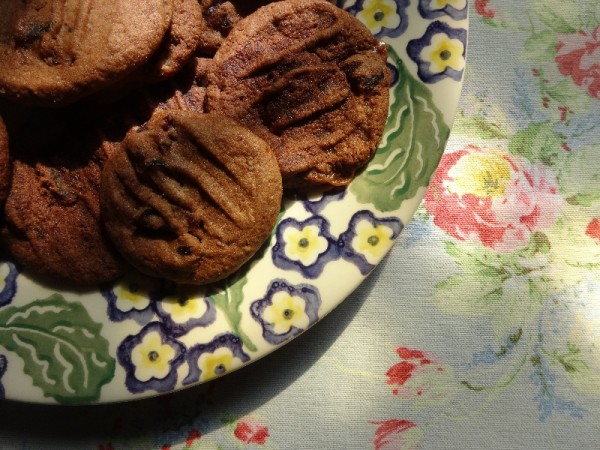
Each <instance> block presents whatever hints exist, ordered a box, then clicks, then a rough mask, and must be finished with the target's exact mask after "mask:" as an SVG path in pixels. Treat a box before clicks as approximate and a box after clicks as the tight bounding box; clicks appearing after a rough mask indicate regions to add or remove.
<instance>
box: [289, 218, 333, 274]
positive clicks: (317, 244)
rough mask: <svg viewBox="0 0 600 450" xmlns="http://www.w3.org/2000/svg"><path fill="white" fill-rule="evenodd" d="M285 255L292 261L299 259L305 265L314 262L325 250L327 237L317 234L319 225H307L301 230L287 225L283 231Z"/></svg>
mask: <svg viewBox="0 0 600 450" xmlns="http://www.w3.org/2000/svg"><path fill="white" fill-rule="evenodd" d="M283 240H284V241H285V243H286V245H285V255H286V256H287V257H288V258H289V259H291V260H292V261H300V262H301V263H302V264H303V265H305V266H310V265H311V264H314V263H315V262H316V261H317V259H318V258H319V255H320V254H321V253H323V252H324V251H325V250H327V246H328V243H327V239H325V238H324V237H323V236H320V235H319V227H317V226H315V225H308V226H306V227H304V228H302V229H301V230H298V229H297V228H294V227H288V228H286V230H285V231H284V232H283Z"/></svg>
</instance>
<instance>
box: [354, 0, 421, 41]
mask: <svg viewBox="0 0 600 450" xmlns="http://www.w3.org/2000/svg"><path fill="white" fill-rule="evenodd" d="M409 4H410V1H409V0H357V1H356V2H355V3H354V4H353V5H352V6H349V7H347V8H346V10H347V11H348V12H349V13H351V14H353V15H354V16H356V18H357V19H358V20H360V21H361V22H362V23H364V24H365V25H366V26H367V28H369V30H371V32H372V33H373V34H374V35H375V37H377V38H382V37H384V36H389V37H397V36H400V35H401V34H402V33H404V31H406V28H408V14H407V12H406V8H407V7H408V5H409Z"/></svg>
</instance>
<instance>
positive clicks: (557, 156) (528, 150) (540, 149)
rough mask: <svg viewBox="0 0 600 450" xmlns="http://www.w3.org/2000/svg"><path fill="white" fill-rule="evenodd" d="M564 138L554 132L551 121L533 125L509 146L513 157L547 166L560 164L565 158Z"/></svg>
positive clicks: (516, 135) (517, 135) (519, 134)
mask: <svg viewBox="0 0 600 450" xmlns="http://www.w3.org/2000/svg"><path fill="white" fill-rule="evenodd" d="M562 141H563V140H562V138H561V136H560V135H559V134H558V133H557V132H556V131H555V130H554V124H553V123H552V122H550V121H544V122H539V123H532V124H530V125H529V126H528V127H527V128H525V129H524V130H521V131H518V132H517V133H515V135H514V136H513V137H512V139H511V140H510V142H509V145H508V151H509V152H510V153H512V154H513V155H519V156H523V157H525V158H527V159H528V160H529V161H531V162H541V163H543V164H545V165H547V166H554V165H556V164H559V163H560V161H562V159H563V157H564V150H563V149H562V146H561V144H562Z"/></svg>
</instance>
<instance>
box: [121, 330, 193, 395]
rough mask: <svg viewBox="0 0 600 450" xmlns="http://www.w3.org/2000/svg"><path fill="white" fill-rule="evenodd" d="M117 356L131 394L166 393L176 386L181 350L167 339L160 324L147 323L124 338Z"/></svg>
mask: <svg viewBox="0 0 600 450" xmlns="http://www.w3.org/2000/svg"><path fill="white" fill-rule="evenodd" d="M117 355H118V358H119V362H120V363H121V365H122V366H123V367H124V368H125V371H126V373H127V379H126V381H125V382H126V384H127V386H128V388H129V389H130V390H131V391H132V392H143V391H145V390H147V389H152V390H155V391H158V392H167V391H169V390H171V389H173V388H174V387H175V384H176V383H177V368H178V367H179V365H180V364H181V363H182V362H183V359H184V356H185V347H184V346H183V344H181V343H180V342H178V341H177V340H175V339H173V338H171V337H170V336H169V334H168V332H167V330H166V329H165V327H164V326H163V325H162V324H160V323H158V322H151V323H149V324H148V325H146V326H145V327H144V328H143V329H142V331H140V333H138V334H137V335H132V336H129V337H128V338H127V339H125V340H124V341H123V342H122V343H121V345H120V346H119V349H118V352H117Z"/></svg>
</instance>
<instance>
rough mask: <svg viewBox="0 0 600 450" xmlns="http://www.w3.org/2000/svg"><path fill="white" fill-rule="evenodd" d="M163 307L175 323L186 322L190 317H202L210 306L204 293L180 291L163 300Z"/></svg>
mask: <svg viewBox="0 0 600 450" xmlns="http://www.w3.org/2000/svg"><path fill="white" fill-rule="evenodd" d="M161 308H162V309H163V310H164V311H165V312H166V313H167V314H169V316H170V317H171V320H173V322H175V323H186V322H188V321H189V320H190V319H199V318H200V317H202V316H203V315H204V314H205V313H206V311H207V310H208V307H207V305H206V301H205V300H204V295H202V294H200V293H199V292H191V291H190V292H189V293H188V292H179V293H178V295H172V296H169V297H166V298H164V299H162V300H161Z"/></svg>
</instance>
